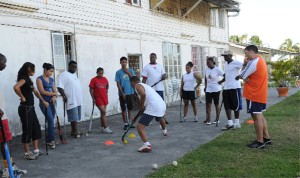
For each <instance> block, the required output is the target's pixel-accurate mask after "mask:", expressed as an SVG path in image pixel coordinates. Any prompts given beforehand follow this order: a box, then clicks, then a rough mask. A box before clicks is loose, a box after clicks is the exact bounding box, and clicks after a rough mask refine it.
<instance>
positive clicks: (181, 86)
mask: <svg viewBox="0 0 300 178" xmlns="http://www.w3.org/2000/svg"><path fill="white" fill-rule="evenodd" d="M183 85H184V82H183V77H181V84H180V96H181V97H182V91H183Z"/></svg>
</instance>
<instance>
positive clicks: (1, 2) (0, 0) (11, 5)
mask: <svg viewBox="0 0 300 178" xmlns="http://www.w3.org/2000/svg"><path fill="white" fill-rule="evenodd" d="M0 7H2V8H8V9H14V10H21V11H27V12H36V11H37V10H38V9H39V8H38V7H35V6H32V5H27V4H21V3H15V2H12V1H7V0H0Z"/></svg>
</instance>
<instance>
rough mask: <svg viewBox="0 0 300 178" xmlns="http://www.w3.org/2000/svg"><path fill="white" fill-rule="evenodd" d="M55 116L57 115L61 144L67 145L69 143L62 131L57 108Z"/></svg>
mask: <svg viewBox="0 0 300 178" xmlns="http://www.w3.org/2000/svg"><path fill="white" fill-rule="evenodd" d="M55 114H56V124H57V129H58V136H59V139H60V142H61V143H62V144H66V143H67V139H66V138H64V137H63V134H62V130H61V127H60V122H59V118H58V115H57V113H56V108H55Z"/></svg>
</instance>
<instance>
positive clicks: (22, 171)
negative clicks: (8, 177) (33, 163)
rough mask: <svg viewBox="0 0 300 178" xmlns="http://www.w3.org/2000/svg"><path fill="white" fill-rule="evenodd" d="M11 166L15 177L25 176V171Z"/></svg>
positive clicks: (14, 165)
mask: <svg viewBox="0 0 300 178" xmlns="http://www.w3.org/2000/svg"><path fill="white" fill-rule="evenodd" d="M12 166H13V169H14V174H15V175H20V176H23V175H25V174H27V171H26V170H22V169H19V168H18V167H17V165H16V164H15V163H13V164H12Z"/></svg>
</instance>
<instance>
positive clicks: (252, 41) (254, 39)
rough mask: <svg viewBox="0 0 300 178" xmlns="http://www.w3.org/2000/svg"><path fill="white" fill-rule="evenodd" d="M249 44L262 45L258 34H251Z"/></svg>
mask: <svg viewBox="0 0 300 178" xmlns="http://www.w3.org/2000/svg"><path fill="white" fill-rule="evenodd" d="M249 42H250V44H253V45H256V46H259V47H262V46H263V42H262V41H261V40H260V38H259V36H257V35H253V36H252V37H251V38H250V39H249Z"/></svg>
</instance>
